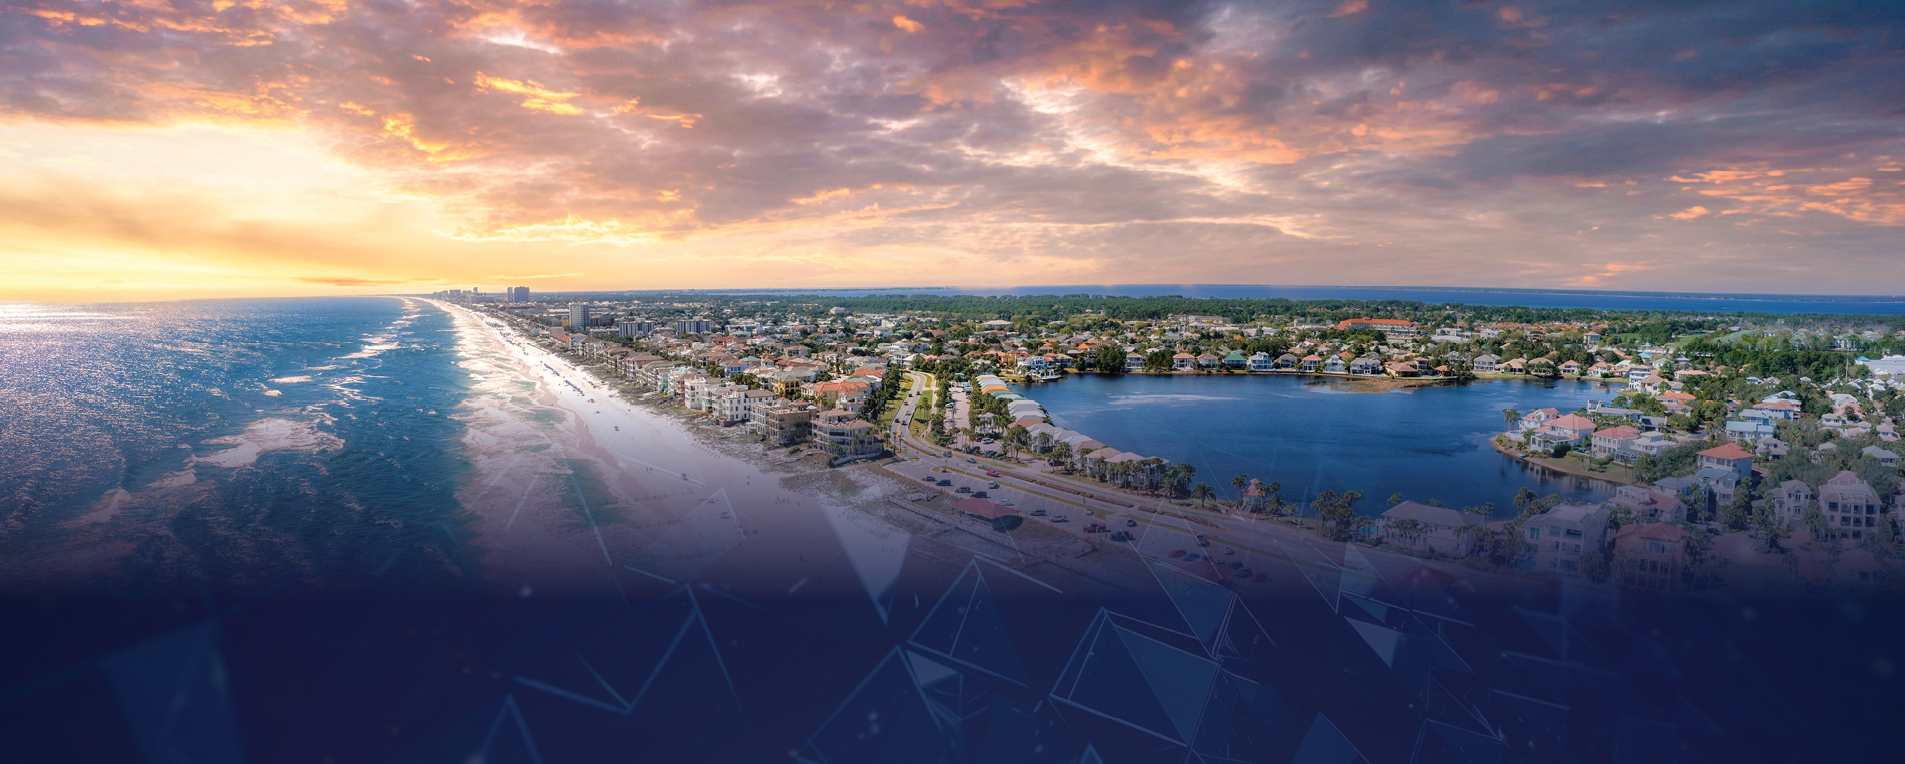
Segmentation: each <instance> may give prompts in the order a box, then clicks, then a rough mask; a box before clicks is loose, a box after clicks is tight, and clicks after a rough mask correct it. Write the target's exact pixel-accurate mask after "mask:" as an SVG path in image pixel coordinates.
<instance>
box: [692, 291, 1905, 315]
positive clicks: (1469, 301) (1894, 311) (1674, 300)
mask: <svg viewBox="0 0 1905 764" xmlns="http://www.w3.org/2000/svg"><path fill="white" fill-rule="evenodd" d="M683 291H699V292H706V293H713V294H818V295H837V296H842V297H848V296H852V297H858V296H867V295H892V294H901V295H911V294H936V295H976V296H981V297H989V296H1004V295H1017V296H1025V295H1045V294H1050V295H1064V294H1090V295H1102V296H1108V297H1159V296H1168V295H1176V296H1180V297H1195V298H1199V299H1209V298H1222V299H1240V298H1250V299H1276V298H1282V299H1288V300H1413V301H1417V302H1424V303H1428V304H1431V305H1440V304H1443V303H1461V304H1464V305H1497V306H1510V305H1518V306H1524V307H1530V308H1590V309H1596V310H1687V311H1703V312H1706V311H1710V312H1713V313H1734V312H1745V313H1784V314H1796V313H1825V314H1842V315H1905V297H1901V296H1899V295H1874V296H1860V295H1847V296H1809V295H1765V294H1761V295H1754V294H1700V293H1692V292H1602V291H1593V290H1548V289H1480V288H1475V289H1463V288H1454V287H1359V286H1275V285H1264V284H1109V285H1106V284H1074V285H1061V286H1017V287H881V288H870V289H806V290H802V289H771V290H754V289H706V290H683Z"/></svg>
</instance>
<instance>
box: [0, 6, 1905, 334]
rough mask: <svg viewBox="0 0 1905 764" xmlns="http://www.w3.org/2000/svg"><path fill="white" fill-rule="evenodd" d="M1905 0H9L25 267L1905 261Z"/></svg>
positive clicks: (1321, 272)
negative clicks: (1198, 0)
mask: <svg viewBox="0 0 1905 764" xmlns="http://www.w3.org/2000/svg"><path fill="white" fill-rule="evenodd" d="M1902 250H1905V4H1899V3H1871V2H1838V1H1835V2H1754V1H1753V0H1723V1H1719V2H1698V1H1695V0H1687V1H1681V2H1632V1H1630V0H1595V1H1594V2H1565V3H1563V2H1512V3H1497V2H1384V1H1383V0H1347V1H1345V0H1328V1H1327V2H1301V1H1297V2H1273V3H1196V2H1121V3H1089V2H1057V3H1040V2H1033V1H1032V0H944V1H941V2H929V1H927V0H911V1H909V2H896V3H877V2H867V3H844V2H768V3H746V2H723V3H696V2H635V1H627V2H618V1H616V0H592V1H588V2H572V3H571V2H544V3H534V2H522V3H512V2H489V1H486V0H474V1H472V2H432V1H431V0H416V1H415V2H406V1H405V0H381V1H380V2H354V1H350V0H297V1H294V2H269V1H266V0H133V1H132V2H93V1H87V2H60V1H58V0H8V2H6V3H4V4H3V5H0V259H4V262H5V263H6V268H5V270H6V272H7V278H6V279H4V280H0V299H42V300H95V299H97V300H118V299H170V298H176V297H200V296H241V295H284V294H337V293H362V292H427V291H433V290H436V289H441V288H445V287H457V288H465V287H469V286H482V287H484V288H485V289H488V288H491V287H501V286H509V285H517V284H522V285H527V286H530V287H531V288H532V289H535V290H538V291H555V290H564V289H652V288H675V287H697V288H722V287H829V286H885V285H907V286H921V285H970V286H991V285H1010V284H1112V283H1264V284H1368V285H1391V284H1419V285H1461V286H1502V287H1540V288H1562V287H1585V288H1599V289H1637V290H1683V291H1710V292H1722V291H1724V292H1783V293H1837V294H1880V293H1882V294H1889V293H1898V292H1901V291H1905V251H1902Z"/></svg>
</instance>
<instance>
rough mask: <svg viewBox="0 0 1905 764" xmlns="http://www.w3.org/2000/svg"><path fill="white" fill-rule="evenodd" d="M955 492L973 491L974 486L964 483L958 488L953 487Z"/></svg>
mask: <svg viewBox="0 0 1905 764" xmlns="http://www.w3.org/2000/svg"><path fill="white" fill-rule="evenodd" d="M953 493H972V486H969V485H962V486H960V487H958V488H955V489H953Z"/></svg>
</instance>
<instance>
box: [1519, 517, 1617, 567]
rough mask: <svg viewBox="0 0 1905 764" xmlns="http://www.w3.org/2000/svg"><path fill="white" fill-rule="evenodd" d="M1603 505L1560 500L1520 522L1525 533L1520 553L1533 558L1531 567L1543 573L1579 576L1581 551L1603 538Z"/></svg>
mask: <svg viewBox="0 0 1905 764" xmlns="http://www.w3.org/2000/svg"><path fill="white" fill-rule="evenodd" d="M1607 512H1608V510H1607V508H1606V507H1603V506H1600V505H1598V504H1596V505H1587V504H1563V505H1561V506H1558V507H1555V508H1554V509H1550V510H1548V511H1546V512H1543V513H1541V514H1539V515H1535V516H1534V517H1531V518H1528V521H1527V522H1525V523H1523V524H1522V526H1521V527H1522V532H1523V533H1524V534H1526V535H1527V541H1528V544H1527V546H1525V547H1523V549H1524V550H1526V551H1524V552H1523V554H1524V556H1527V557H1531V558H1533V563H1534V564H1533V568H1532V570H1533V571H1534V572H1536V573H1540V574H1542V575H1545V576H1554V577H1557V578H1562V579H1567V580H1575V579H1578V578H1580V577H1581V554H1582V553H1583V552H1593V551H1597V550H1599V549H1600V548H1601V542H1602V541H1604V540H1606V538H1607Z"/></svg>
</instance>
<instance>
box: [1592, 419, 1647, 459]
mask: <svg viewBox="0 0 1905 764" xmlns="http://www.w3.org/2000/svg"><path fill="white" fill-rule="evenodd" d="M1639 437H1640V431H1639V430H1636V429H1634V428H1632V427H1629V426H1627V425H1621V426H1618V427H1609V428H1607V429H1605V430H1597V431H1596V432H1595V433H1594V455H1595V456H1613V455H1615V454H1618V453H1620V452H1622V451H1633V447H1634V441H1635V440H1636V439H1638V438H1639ZM1638 454H1639V452H1635V455H1638Z"/></svg>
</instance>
